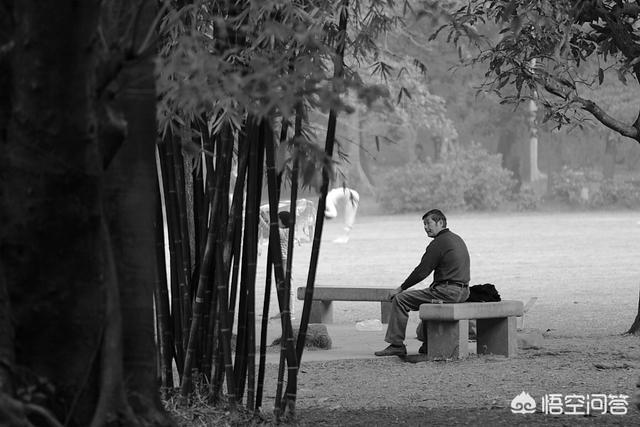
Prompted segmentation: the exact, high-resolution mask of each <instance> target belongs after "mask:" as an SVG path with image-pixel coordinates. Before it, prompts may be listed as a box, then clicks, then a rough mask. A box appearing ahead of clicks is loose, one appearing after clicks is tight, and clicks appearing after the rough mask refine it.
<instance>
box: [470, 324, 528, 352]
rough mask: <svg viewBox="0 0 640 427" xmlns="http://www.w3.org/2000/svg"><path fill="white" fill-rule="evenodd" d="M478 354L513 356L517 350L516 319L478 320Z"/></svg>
mask: <svg viewBox="0 0 640 427" xmlns="http://www.w3.org/2000/svg"><path fill="white" fill-rule="evenodd" d="M477 324H478V338H477V344H478V354H501V355H503V356H507V357H511V356H515V354H516V352H517V349H518V340H517V334H516V318H515V317H503V318H499V319H478V323H477Z"/></svg>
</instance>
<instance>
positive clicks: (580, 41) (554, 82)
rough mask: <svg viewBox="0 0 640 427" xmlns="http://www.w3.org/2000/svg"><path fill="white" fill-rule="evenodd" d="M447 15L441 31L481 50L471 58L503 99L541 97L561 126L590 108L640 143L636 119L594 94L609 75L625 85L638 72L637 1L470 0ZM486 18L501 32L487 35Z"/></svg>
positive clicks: (601, 119)
mask: <svg viewBox="0 0 640 427" xmlns="http://www.w3.org/2000/svg"><path fill="white" fill-rule="evenodd" d="M441 12H442V14H441V15H440V16H444V17H446V18H447V19H448V22H447V23H446V24H445V25H443V26H442V27H441V29H440V33H441V34H442V35H446V37H447V39H448V40H450V41H451V42H453V43H456V44H457V46H459V48H460V49H462V46H465V45H466V42H470V43H471V44H472V45H473V46H475V47H476V48H477V49H478V50H477V54H475V55H473V56H472V57H471V58H469V59H468V61H469V62H471V63H475V62H482V63H485V64H487V65H488V71H487V74H486V77H487V80H486V83H485V86H484V89H485V90H489V91H495V92H496V93H498V94H500V95H501V96H502V98H503V102H508V103H520V102H523V101H526V100H529V99H536V100H537V101H538V102H539V103H540V104H541V105H543V106H544V107H545V115H544V120H553V121H555V122H556V123H557V124H558V126H562V125H566V124H568V123H571V122H572V121H575V120H582V119H583V118H584V115H583V113H585V112H587V113H590V114H591V115H592V116H593V117H594V118H595V119H596V120H598V121H599V122H601V123H602V124H603V125H605V126H607V127H608V128H610V129H612V130H613V131H615V132H618V133H619V134H621V135H623V136H626V137H629V138H633V139H635V140H637V141H640V122H639V121H638V119H635V120H631V121H628V120H627V121H625V120H624V119H623V118H618V117H614V116H613V115H612V114H611V113H610V112H608V111H606V110H605V109H604V108H603V107H602V106H601V105H600V104H598V103H597V102H596V101H595V100H594V98H593V97H592V96H591V95H592V91H593V88H595V87H597V86H599V85H602V84H603V83H604V81H605V79H608V78H611V76H614V78H617V79H619V80H620V81H621V82H623V83H625V84H632V83H631V82H630V80H631V79H633V78H635V79H636V80H638V78H639V77H640V75H639V74H638V73H639V72H640V64H639V61H638V59H637V58H638V53H639V52H640V39H639V38H638V36H639V34H638V31H639V30H638V25H637V24H638V21H639V19H640V15H639V14H640V8H639V7H638V5H637V4H636V3H635V2H627V1H624V2H621V1H606V0H604V1H603V0H596V1H569V0H561V1H551V0H534V1H521V0H520V1H518V0H498V1H478V0H472V1H470V2H468V4H465V5H464V6H460V7H457V8H450V9H448V10H442V9H441ZM488 23H492V24H495V25H498V26H499V27H500V32H499V36H498V37H496V38H488V37H486V36H484V35H483V33H482V28H483V25H485V24H488ZM636 115H637V112H636Z"/></svg>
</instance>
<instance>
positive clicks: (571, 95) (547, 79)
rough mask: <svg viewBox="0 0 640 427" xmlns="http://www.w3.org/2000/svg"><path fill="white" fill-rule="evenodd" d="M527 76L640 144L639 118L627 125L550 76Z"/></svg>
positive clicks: (544, 74) (533, 74)
mask: <svg viewBox="0 0 640 427" xmlns="http://www.w3.org/2000/svg"><path fill="white" fill-rule="evenodd" d="M527 74H528V75H529V76H530V78H532V79H533V80H534V81H536V82H537V83H538V84H540V85H541V86H542V87H544V89H545V90H546V91H547V92H549V93H551V94H552V95H555V96H557V97H559V98H562V99H564V100H565V101H568V102H571V103H575V104H577V105H578V106H579V108H581V109H583V110H585V111H587V112H589V113H591V115H593V117H594V118H595V119H596V120H598V121H599V122H600V123H602V124H603V125H605V126H606V127H608V128H609V129H611V130H614V131H616V132H618V133H619V134H621V135H623V136H626V137H629V138H631V139H634V140H636V141H638V142H640V125H639V120H640V117H639V119H637V120H636V122H635V123H634V124H633V125H630V124H627V123H625V122H622V121H620V120H618V119H616V118H614V117H613V116H611V115H609V114H608V113H607V112H606V111H604V110H603V109H602V108H600V107H599V106H598V105H597V104H596V103H595V102H593V101H592V100H590V99H586V98H582V97H580V96H578V95H577V93H576V91H575V87H573V86H571V85H568V84H566V83H564V84H563V83H562V82H559V81H558V80H557V79H555V78H554V77H553V76H551V75H550V74H547V73H544V72H541V71H540V70H538V71H536V72H535V73H532V72H527Z"/></svg>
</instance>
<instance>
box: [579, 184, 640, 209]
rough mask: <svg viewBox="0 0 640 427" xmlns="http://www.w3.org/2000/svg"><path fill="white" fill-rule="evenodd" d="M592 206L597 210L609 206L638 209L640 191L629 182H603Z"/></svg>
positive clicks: (594, 196)
mask: <svg viewBox="0 0 640 427" xmlns="http://www.w3.org/2000/svg"><path fill="white" fill-rule="evenodd" d="M590 206H591V207H595V208H600V207H607V206H614V207H625V208H635V207H638V206H640V189H638V187H636V186H635V185H633V184H631V183H629V182H624V181H615V180H606V181H603V182H602V183H601V185H600V187H599V188H598V189H597V191H595V192H594V194H593V196H592V197H591V200H590Z"/></svg>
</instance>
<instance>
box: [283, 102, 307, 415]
mask: <svg viewBox="0 0 640 427" xmlns="http://www.w3.org/2000/svg"><path fill="white" fill-rule="evenodd" d="M302 115H303V111H302V104H301V103H298V104H297V105H296V120H295V127H294V129H295V130H294V141H295V142H296V143H298V142H299V141H298V139H299V138H301V137H302ZM293 150H294V153H293V166H292V169H291V195H290V203H289V206H291V210H292V211H293V214H292V215H291V216H290V217H291V218H292V220H291V223H290V224H289V227H290V228H289V241H288V242H287V255H288V256H287V268H286V280H285V285H286V289H285V294H286V295H287V296H289V295H291V286H292V285H291V269H292V266H293V248H294V244H293V242H294V239H295V229H296V216H297V215H296V213H297V212H296V209H297V204H298V174H299V166H300V160H299V157H298V152H297V148H296V145H295V144H294V148H293ZM287 300H289V298H287ZM291 303H293V301H292V302H291ZM301 333H302V331H301V328H300V329H299V330H298V339H299V338H300V335H301ZM304 333H305V335H306V330H305V331H304ZM288 339H290V340H291V343H290V345H291V346H292V347H294V346H295V345H296V344H294V342H293V336H291V337H290V338H288ZM303 345H304V341H303ZM296 357H297V360H298V366H299V365H300V358H301V357H302V354H299V355H298V354H296ZM297 368H298V367H297V366H296V367H291V366H290V367H289V375H288V381H287V391H286V396H285V400H284V402H283V404H282V412H283V413H284V415H285V417H286V416H287V415H288V413H287V410H289V413H290V414H291V415H294V414H295V401H296V394H297V386H298V381H297V376H298V369H297Z"/></svg>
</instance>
